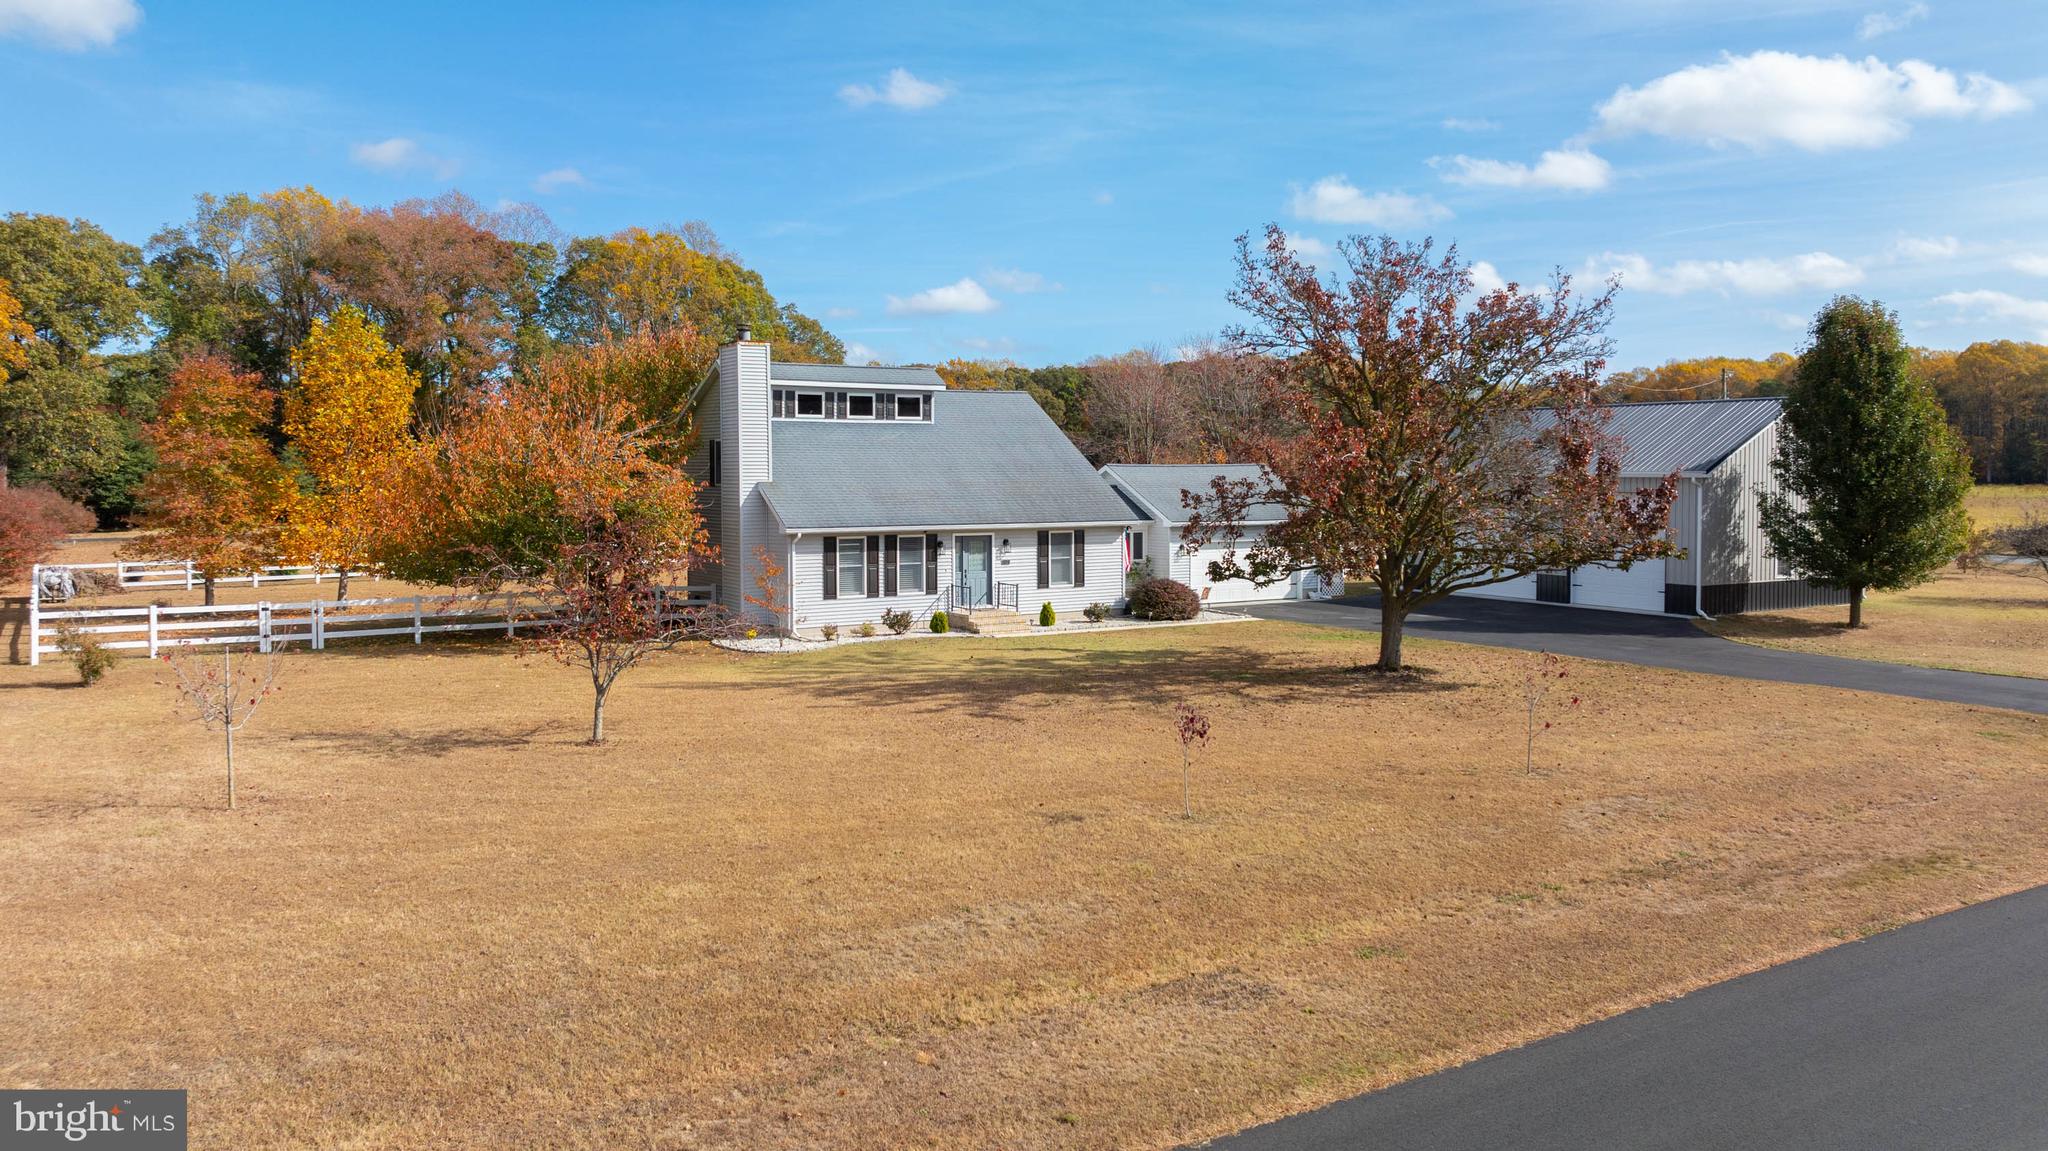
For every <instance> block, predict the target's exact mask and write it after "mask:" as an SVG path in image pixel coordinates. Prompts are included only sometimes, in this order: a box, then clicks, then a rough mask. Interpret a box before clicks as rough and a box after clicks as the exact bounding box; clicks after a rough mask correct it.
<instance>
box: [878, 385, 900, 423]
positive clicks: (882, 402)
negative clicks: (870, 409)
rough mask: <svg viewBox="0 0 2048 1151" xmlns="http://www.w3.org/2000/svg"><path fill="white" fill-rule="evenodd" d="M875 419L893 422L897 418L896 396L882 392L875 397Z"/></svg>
mask: <svg viewBox="0 0 2048 1151" xmlns="http://www.w3.org/2000/svg"><path fill="white" fill-rule="evenodd" d="M875 418H876V419H878V420H893V419H895V418H896V397H895V396H893V395H891V394H890V393H888V392H882V393H879V394H878V395H876V396H875Z"/></svg>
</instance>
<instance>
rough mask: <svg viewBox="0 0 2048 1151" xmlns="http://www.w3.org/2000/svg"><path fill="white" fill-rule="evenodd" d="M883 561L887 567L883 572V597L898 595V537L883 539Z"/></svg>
mask: <svg viewBox="0 0 2048 1151" xmlns="http://www.w3.org/2000/svg"><path fill="white" fill-rule="evenodd" d="M882 560H883V562H884V563H885V564H886V565H887V567H886V569H885V570H884V571H883V572H882V587H883V589H884V590H883V592H882V594H883V595H895V594H896V537H895V536H883V537H882Z"/></svg>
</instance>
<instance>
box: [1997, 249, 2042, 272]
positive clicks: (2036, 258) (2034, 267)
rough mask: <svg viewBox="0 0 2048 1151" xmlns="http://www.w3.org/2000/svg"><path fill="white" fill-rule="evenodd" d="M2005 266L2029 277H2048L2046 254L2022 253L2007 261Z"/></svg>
mask: <svg viewBox="0 0 2048 1151" xmlns="http://www.w3.org/2000/svg"><path fill="white" fill-rule="evenodd" d="M2006 265H2007V266H2008V267H2010V268H2011V269H2012V270H2013V271H2015V272H2025V273H2026V274H2027V275H2029V276H2048V253H2044V252H2022V253H2021V254H2019V255H2017V256H2014V257H2012V258H2011V259H2009V260H2007V261H2006Z"/></svg>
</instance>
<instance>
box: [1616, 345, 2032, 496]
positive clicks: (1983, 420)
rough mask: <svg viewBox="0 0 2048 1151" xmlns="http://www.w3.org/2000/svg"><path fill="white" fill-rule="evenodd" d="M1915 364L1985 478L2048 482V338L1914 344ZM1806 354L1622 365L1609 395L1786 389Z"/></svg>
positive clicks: (1689, 395)
mask: <svg viewBox="0 0 2048 1151" xmlns="http://www.w3.org/2000/svg"><path fill="white" fill-rule="evenodd" d="M1907 360H1908V364H1909V367H1910V369H1911V370H1912V371H1913V372H1914V373H1915V374H1916V375H1918V376H1919V377H1920V378H1921V379H1923V380H1925V381H1926V382H1927V383H1928V384H1929V385H1930V386H1932V387H1933V389H1934V394H1935V397H1936V398H1937V399H1939V400H1940V402H1941V407H1942V411H1943V412H1944V413H1946V415H1947V417H1948V422H1949V424H1950V426H1952V427H1954V428H1955V430H1956V432H1957V434H1959V435H1960V436H1962V438H1963V444H1964V446H1965V447H1966V448H1967V449H1968V451H1969V454H1970V466H1971V470H1972V472H1973V474H1974V475H1975V476H1976V478H1977V480H1978V482H1980V483H1997V484H2038V483H2048V344H2035V343H2026V342H2022V341H2018V340H1984V341H1979V342H1977V343H1974V344H1971V345H1970V346H1969V347H1967V348H1964V349H1963V350H1962V351H1960V352H1952V351H1939V350H1935V349H1929V348H1911V349H1908V352H1907ZM1798 367H1799V359H1798V357H1795V356H1793V355H1791V354H1790V353H1786V352H1778V353H1775V354H1773V355H1771V356H1768V357H1766V358H1764V359H1760V360H1758V359H1741V358H1734V357H1725V356H1710V357H1705V358H1701V359H1692V360H1671V361H1669V362H1667V363H1665V364H1662V365H1659V366H1657V367H1654V368H1637V369H1634V370H1633V371H1627V372H1616V373H1614V374H1612V375H1610V376H1609V377H1608V379H1607V386H1606V387H1605V388H1604V389H1603V390H1602V396H1603V398H1605V399H1607V400H1609V401H1614V402H1620V401H1635V400H1702V399H1717V398H1719V397H1720V396H1721V395H1722V390H1723V384H1724V376H1723V373H1724V372H1725V373H1726V376H1725V384H1726V394H1727V395H1728V396H1730V397H1736V398H1739V397H1744V396H1783V395H1787V394H1789V393H1790V392H1791V391H1792V388H1793V385H1794V384H1795V383H1797V370H1798Z"/></svg>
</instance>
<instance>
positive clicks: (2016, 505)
mask: <svg viewBox="0 0 2048 1151" xmlns="http://www.w3.org/2000/svg"><path fill="white" fill-rule="evenodd" d="M1969 508H1970V519H1971V521H1972V522H1973V523H1975V524H1976V526H1977V527H1978V528H1979V529H1984V528H2000V527H2006V526H2009V525H2011V524H2016V523H2019V522H2020V521H2021V520H2023V519H2025V518H2026V514H2027V512H2029V511H2033V512H2037V513H2039V514H2041V515H2048V484H1978V485H1977V486H1976V487H1974V488H1971V489H1970V501H1969Z"/></svg>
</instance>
